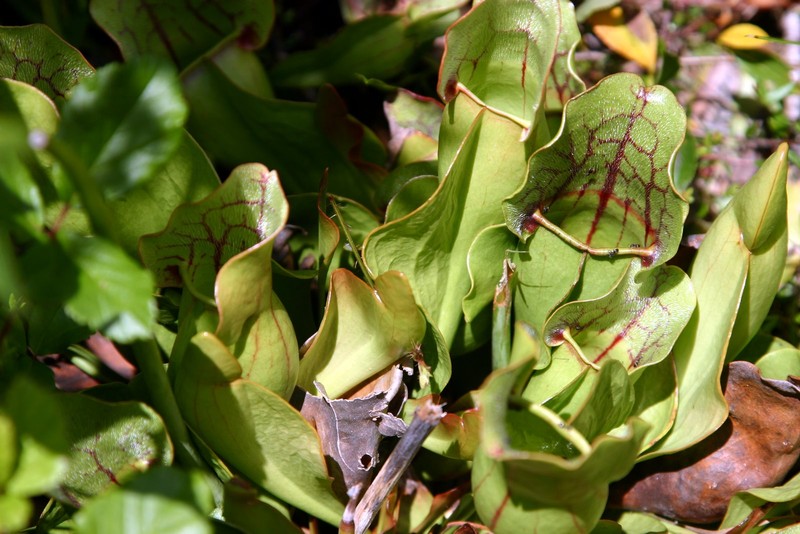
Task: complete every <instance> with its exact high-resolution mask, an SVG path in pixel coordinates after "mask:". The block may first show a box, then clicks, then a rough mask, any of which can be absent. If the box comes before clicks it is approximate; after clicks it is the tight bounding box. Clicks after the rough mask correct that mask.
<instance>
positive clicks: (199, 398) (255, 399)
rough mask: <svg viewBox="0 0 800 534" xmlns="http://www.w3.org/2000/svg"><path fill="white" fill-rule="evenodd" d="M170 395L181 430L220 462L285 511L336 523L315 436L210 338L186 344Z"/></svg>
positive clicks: (339, 507) (335, 505) (337, 509)
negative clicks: (198, 439) (183, 423)
mask: <svg viewBox="0 0 800 534" xmlns="http://www.w3.org/2000/svg"><path fill="white" fill-rule="evenodd" d="M175 396H176V398H177V401H178V405H179V407H180V409H181V413H182V414H183V417H184V418H185V419H186V422H187V423H188V424H189V426H190V427H191V428H192V429H193V430H194V431H195V432H197V434H198V435H199V436H200V437H201V438H202V439H203V441H204V442H205V443H207V444H208V446H209V447H211V448H212V449H213V450H214V451H215V452H216V453H218V454H219V455H220V456H221V457H222V458H223V459H224V460H225V461H226V462H227V463H228V465H230V466H231V467H232V468H234V469H236V470H237V471H238V472H240V473H242V474H243V475H245V476H246V477H247V478H248V479H250V480H252V481H253V482H255V483H256V484H258V485H259V486H261V487H262V488H264V489H265V490H267V491H268V492H270V493H271V494H272V495H274V496H276V497H278V498H280V499H282V500H283V501H285V502H287V503H289V504H291V505H292V506H296V507H298V508H300V509H302V510H304V511H306V512H308V513H309V514H312V515H314V516H316V517H319V518H321V519H322V520H324V521H326V522H328V523H331V524H338V523H339V519H340V518H341V514H342V512H343V510H344V505H343V504H342V503H340V502H339V501H338V500H337V499H336V497H335V496H334V493H333V490H332V488H331V481H330V478H329V474H328V470H327V467H326V464H325V459H324V458H323V455H322V449H321V447H320V443H319V438H318V436H317V433H316V432H315V431H314V429H313V428H312V427H311V426H310V425H309V424H308V423H307V422H306V420H305V419H304V418H303V416H302V415H300V413H299V412H298V411H297V410H295V409H294V408H292V407H291V406H290V405H289V404H288V403H287V402H286V401H285V400H283V399H282V398H281V397H280V396H278V395H277V394H275V393H274V392H272V391H270V390H268V389H266V388H264V387H262V386H260V385H258V384H255V383H253V382H251V381H250V380H248V379H247V378H246V377H244V376H243V375H242V367H241V366H240V365H239V363H238V361H237V360H236V358H235V357H234V356H233V355H232V354H231V353H230V351H229V350H228V348H227V347H226V346H225V345H224V344H223V343H222V342H221V341H219V340H218V339H217V338H216V337H215V336H214V335H213V334H210V333H207V332H202V333H199V334H197V335H196V336H195V337H194V338H193V339H192V343H191V345H190V346H189V348H188V350H187V351H186V353H185V355H184V357H183V360H182V372H181V373H179V374H178V375H177V377H176V380H175ZM289 452H290V453H291V454H289Z"/></svg>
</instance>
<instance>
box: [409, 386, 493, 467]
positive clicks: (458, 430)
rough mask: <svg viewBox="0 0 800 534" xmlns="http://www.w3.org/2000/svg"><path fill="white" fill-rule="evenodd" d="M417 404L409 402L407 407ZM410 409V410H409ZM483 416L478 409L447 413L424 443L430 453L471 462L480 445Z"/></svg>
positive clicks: (412, 401)
mask: <svg viewBox="0 0 800 534" xmlns="http://www.w3.org/2000/svg"><path fill="white" fill-rule="evenodd" d="M415 404H417V402H415V401H414V400H409V401H408V403H407V405H411V406H413V405H415ZM407 409H408V408H407ZM480 425H481V416H480V412H479V411H478V408H477V407H471V408H467V409H464V410H458V411H456V412H447V413H446V414H445V416H444V418H442V420H441V421H440V422H439V424H438V425H436V428H434V429H433V432H431V433H430V435H429V436H428V438H427V439H426V440H425V442H424V443H423V447H425V448H426V449H427V450H429V451H433V452H435V453H437V454H440V455H442V456H445V457H447V458H456V459H460V460H471V459H472V458H473V456H474V455H475V450H476V449H477V448H478V445H479V444H480Z"/></svg>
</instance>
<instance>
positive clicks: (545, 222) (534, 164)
mask: <svg viewBox="0 0 800 534" xmlns="http://www.w3.org/2000/svg"><path fill="white" fill-rule="evenodd" d="M564 113H565V114H564V123H563V125H562V129H561V132H560V133H559V135H558V137H557V139H555V140H554V141H553V142H552V143H550V144H549V145H548V146H546V147H544V148H543V149H541V150H539V151H538V152H537V153H536V154H534V156H533V157H532V158H531V161H530V165H529V169H528V176H529V179H528V183H527V184H526V185H525V186H524V187H523V188H522V189H521V190H520V191H519V192H518V193H517V194H515V195H514V197H513V198H511V199H510V200H509V201H507V202H506V203H505V205H504V209H505V212H506V220H507V223H508V225H509V227H510V228H511V229H512V230H513V231H514V232H515V233H517V234H518V235H520V236H521V237H527V236H529V235H530V234H532V233H533V232H535V231H536V230H537V228H539V227H540V226H544V227H545V228H546V229H547V230H548V231H553V232H556V233H557V234H558V235H559V236H560V237H562V239H565V240H566V241H568V242H569V243H570V244H572V245H573V246H575V247H576V248H579V249H581V250H585V251H588V252H590V253H591V254H598V255H607V256H614V255H616V254H630V255H638V256H642V257H643V258H644V263H645V265H646V266H652V265H657V264H660V263H663V262H664V261H666V260H667V259H668V258H670V257H672V256H673V255H674V254H675V251H677V249H678V245H679V243H680V236H681V231H682V226H683V220H684V218H685V216H686V213H687V210H688V206H687V204H686V202H685V201H684V200H683V199H682V198H681V197H680V195H678V193H677V192H675V190H674V188H673V186H672V183H671V179H670V173H669V167H670V164H671V162H672V159H673V158H674V156H675V153H676V152H677V150H678V147H679V146H680V144H681V141H682V140H683V135H684V129H685V125H686V117H685V115H684V112H683V110H682V109H681V107H680V105H679V104H678V102H677V101H676V100H675V97H674V96H673V95H672V93H671V92H669V91H668V90H667V89H666V88H664V87H661V86H652V87H646V86H644V84H643V82H642V80H641V78H639V77H637V76H635V75H632V74H616V75H613V76H609V77H608V78H605V79H604V80H603V81H601V82H600V83H598V84H597V85H595V86H594V87H593V88H592V89H590V90H589V91H587V92H585V93H583V94H582V95H581V96H579V97H577V98H575V99H574V100H572V101H570V102H569V103H568V104H567V106H566V108H565V112H564Z"/></svg>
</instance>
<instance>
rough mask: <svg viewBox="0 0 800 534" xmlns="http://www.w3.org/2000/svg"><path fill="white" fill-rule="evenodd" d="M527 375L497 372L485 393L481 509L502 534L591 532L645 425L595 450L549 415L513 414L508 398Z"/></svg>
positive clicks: (528, 409)
mask: <svg viewBox="0 0 800 534" xmlns="http://www.w3.org/2000/svg"><path fill="white" fill-rule="evenodd" d="M611 365H612V366H616V365H617V364H611ZM526 368H529V365H527V366H526V364H525V363H524V362H523V363H522V364H518V365H514V366H511V367H509V368H506V369H504V370H501V371H497V372H495V373H493V374H492V375H491V376H490V377H489V379H488V380H487V382H486V383H485V384H484V386H483V387H482V389H481V394H480V406H481V411H482V416H483V421H484V424H483V427H482V431H481V446H480V448H479V449H478V451H477V453H476V455H475V460H474V463H473V471H472V486H473V491H474V497H475V508H476V510H477V512H478V515H479V516H480V518H481V519H482V520H483V521H484V523H485V524H486V525H487V526H488V527H489V528H490V529H491V530H492V531H493V532H497V533H498V534H503V533H506V532H509V533H510V532H520V531H528V530H531V529H534V530H535V529H536V528H542V529H548V530H553V531H573V530H579V531H589V530H591V529H592V528H593V527H594V525H595V524H596V523H597V521H598V520H599V519H600V515H601V513H602V511H603V508H604V507H605V501H606V497H607V495H608V484H609V482H611V481H613V480H617V479H619V478H621V477H622V476H624V475H625V474H626V473H627V472H628V470H629V469H630V468H631V467H632V466H633V463H634V461H635V459H636V454H637V452H638V450H639V447H640V444H641V439H642V437H643V434H644V432H645V430H646V428H647V425H646V424H644V423H642V422H640V421H638V420H635V419H634V420H631V421H630V422H629V423H626V424H625V425H623V426H621V427H620V428H619V429H617V430H616V431H615V433H614V436H610V435H602V436H600V437H598V438H597V439H596V440H594V441H593V442H592V443H591V444H590V443H589V442H588V441H587V440H586V439H585V438H584V437H583V436H582V435H581V434H580V433H579V432H578V431H577V430H575V429H573V428H571V427H569V426H568V425H567V424H566V423H565V421H563V420H562V419H561V418H559V417H558V415H556V414H555V413H554V412H552V411H550V410H548V409H547V408H545V407H542V406H538V405H527V406H523V407H521V408H520V409H513V410H512V409H510V408H509V407H508V402H509V396H510V395H513V391H514V390H515V389H516V386H515V384H516V383H517V382H518V381H519V380H520V379H521V378H524V376H525V371H526ZM620 370H622V369H620ZM625 374H627V373H623V374H620V375H619V376H620V377H622V376H623V375H625Z"/></svg>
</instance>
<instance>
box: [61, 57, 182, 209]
mask: <svg viewBox="0 0 800 534" xmlns="http://www.w3.org/2000/svg"><path fill="white" fill-rule="evenodd" d="M187 114H188V108H187V107H186V103H185V102H184V100H183V96H182V94H181V89H180V84H179V82H178V77H177V75H176V73H175V72H174V70H173V69H172V67H170V66H169V65H168V64H166V63H162V62H160V61H156V60H154V59H152V58H150V59H141V60H137V61H135V62H131V63H127V64H125V65H113V64H112V65H108V66H105V67H103V68H101V69H100V70H98V71H97V73H96V74H95V75H94V76H92V77H90V78H85V79H84V80H82V81H81V83H80V84H79V85H78V86H77V87H76V88H75V90H74V91H73V92H72V94H71V96H70V99H69V100H68V101H67V103H66V104H65V105H64V107H63V114H62V119H61V124H60V126H59V130H58V134H57V137H58V139H59V140H60V141H61V142H63V143H65V144H66V145H67V146H69V147H70V148H71V150H72V151H74V153H75V155H76V156H77V157H78V158H80V159H81V161H82V162H83V165H85V166H86V168H87V170H88V171H89V173H90V174H91V176H92V178H93V179H94V180H95V181H96V182H97V184H98V185H99V186H100V188H101V190H102V191H104V192H105V193H106V194H107V195H108V196H110V197H116V196H119V195H121V194H122V193H124V192H126V191H128V190H130V189H132V188H133V187H135V186H136V185H138V184H139V183H142V182H144V181H146V180H148V179H150V178H151V177H152V176H153V174H154V173H156V172H157V171H158V170H159V169H161V168H162V167H163V166H164V164H165V163H166V162H167V160H168V159H169V158H170V157H171V156H172V155H173V154H174V153H175V151H176V150H177V148H178V145H179V144H180V142H181V135H182V132H183V124H184V122H185V121H186V116H187Z"/></svg>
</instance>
